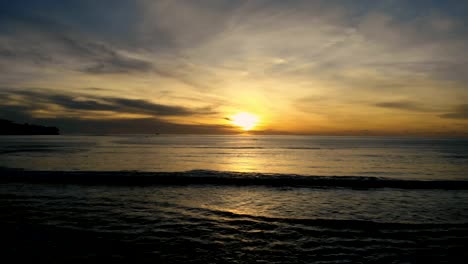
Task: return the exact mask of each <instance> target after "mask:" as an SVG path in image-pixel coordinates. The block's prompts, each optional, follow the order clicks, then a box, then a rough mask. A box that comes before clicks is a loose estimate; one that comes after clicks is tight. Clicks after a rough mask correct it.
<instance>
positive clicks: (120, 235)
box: [0, 135, 468, 263]
mask: <svg viewBox="0 0 468 264" xmlns="http://www.w3.org/2000/svg"><path fill="white" fill-rule="evenodd" d="M467 171H468V141H467V140H462V139H414V138H361V137H300V136H136V135H130V136H57V137H48V136H34V137H29V136H26V137H1V138H0V209H1V212H2V213H1V214H0V232H1V234H2V236H1V238H0V240H1V242H2V245H3V246H2V247H3V248H2V252H3V253H4V254H2V258H3V260H6V261H5V263H20V262H47V263H90V262H104V263H107V262H110V263H141V262H145V263H465V262H466V259H467V257H468V253H467V252H468V246H467V245H468V181H467V180H468V174H467V173H466V172H467ZM340 176H342V177H340ZM350 176H353V177H350Z"/></svg>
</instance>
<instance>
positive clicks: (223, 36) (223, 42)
mask: <svg viewBox="0 0 468 264" xmlns="http://www.w3.org/2000/svg"><path fill="white" fill-rule="evenodd" d="M38 2H39V1H23V0H20V1H11V2H10V3H2V4H0V10H2V11H0V23H1V24H2V25H3V26H2V29H0V70H1V72H2V74H1V75H0V96H1V101H0V117H1V118H6V119H11V120H14V121H17V122H37V123H40V124H46V125H56V126H58V127H60V128H62V130H63V131H64V132H67V133H101V132H102V133H153V132H154V131H160V132H162V133H205V134H219V133H221V134H224V133H240V132H242V131H243V130H242V129H241V128H240V127H238V126H236V125H235V124H234V123H233V119H232V117H233V116H235V115H236V114H239V113H251V114H253V115H255V116H256V117H257V118H258V123H257V124H256V126H254V127H252V128H251V131H250V132H251V133H265V134H283V133H284V134H331V135H442V136H460V135H462V136H463V135H464V136H466V135H468V34H467V33H468V32H467V25H468V23H467V18H466V17H468V16H467V15H468V12H467V10H468V8H467V6H468V4H466V3H463V2H465V1H440V2H437V1H395V0H393V1H385V0H383V1H278V0H277V1H228V0H224V1H223V0H219V1H150V0H148V1H144V0H139V1H123V0H117V1H52V0H47V1H40V3H38Z"/></svg>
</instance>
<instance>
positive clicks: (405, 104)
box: [375, 101, 433, 112]
mask: <svg viewBox="0 0 468 264" xmlns="http://www.w3.org/2000/svg"><path fill="white" fill-rule="evenodd" d="M375 106H378V107H383V108H390V109H397V110H405V111H416V112H428V111H433V110H432V109H429V108H427V107H425V106H423V105H421V104H420V103H417V102H412V101H391V102H381V103H376V104H375Z"/></svg>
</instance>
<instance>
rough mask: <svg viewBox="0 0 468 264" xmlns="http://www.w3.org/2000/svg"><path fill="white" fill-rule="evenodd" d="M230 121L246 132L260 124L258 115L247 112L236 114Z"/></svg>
mask: <svg viewBox="0 0 468 264" xmlns="http://www.w3.org/2000/svg"><path fill="white" fill-rule="evenodd" d="M230 120H231V122H232V123H233V124H234V125H236V126H239V127H240V128H242V130H245V131H249V130H251V129H252V128H254V127H255V126H256V125H257V123H258V117H257V116H256V115H253V114H250V113H246V112H242V113H238V114H235V115H233V116H232V117H231V118H230Z"/></svg>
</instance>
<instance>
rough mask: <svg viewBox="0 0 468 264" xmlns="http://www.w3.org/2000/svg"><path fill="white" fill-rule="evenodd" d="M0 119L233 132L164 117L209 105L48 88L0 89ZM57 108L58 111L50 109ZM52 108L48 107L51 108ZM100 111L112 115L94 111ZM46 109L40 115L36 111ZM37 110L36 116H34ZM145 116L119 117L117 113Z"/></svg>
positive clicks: (105, 129) (75, 127)
mask: <svg viewBox="0 0 468 264" xmlns="http://www.w3.org/2000/svg"><path fill="white" fill-rule="evenodd" d="M0 95H1V98H2V99H1V100H0V118H3V119H7V120H13V121H17V122H20V123H23V122H29V123H38V124H45V125H49V126H57V127H59V128H60V129H61V131H62V132H64V133H98V134H100V133H150V134H152V133H156V132H158V133H184V134H185V133H194V134H210V133H211V134H226V133H237V131H236V130H235V129H234V128H233V127H232V126H226V125H216V124H214V125H213V124H198V122H195V123H197V124H180V123H176V122H173V121H170V120H166V119H165V118H166V117H186V118H191V117H192V116H196V115H215V114H217V113H216V112H215V111H214V110H213V109H211V108H210V107H204V108H196V109H193V108H187V107H182V106H174V105H164V104H157V103H153V102H150V101H147V100H143V99H128V98H119V97H99V96H93V95H84V94H54V93H53V92H52V91H49V90H37V91H26V90H17V91H14V90H8V91H1V92H0ZM56 107H60V108H61V110H53V109H56ZM51 109H52V110H51ZM100 111H104V112H106V113H107V112H109V111H110V112H112V113H114V114H113V115H107V114H106V115H103V116H101V115H100V114H98V113H99V112H100ZM42 112H49V113H51V114H50V115H49V116H47V117H44V116H43V115H41V114H40V113H42ZM38 113H39V115H38ZM129 113H130V114H137V115H144V116H147V117H131V118H122V117H120V116H119V114H129Z"/></svg>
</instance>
